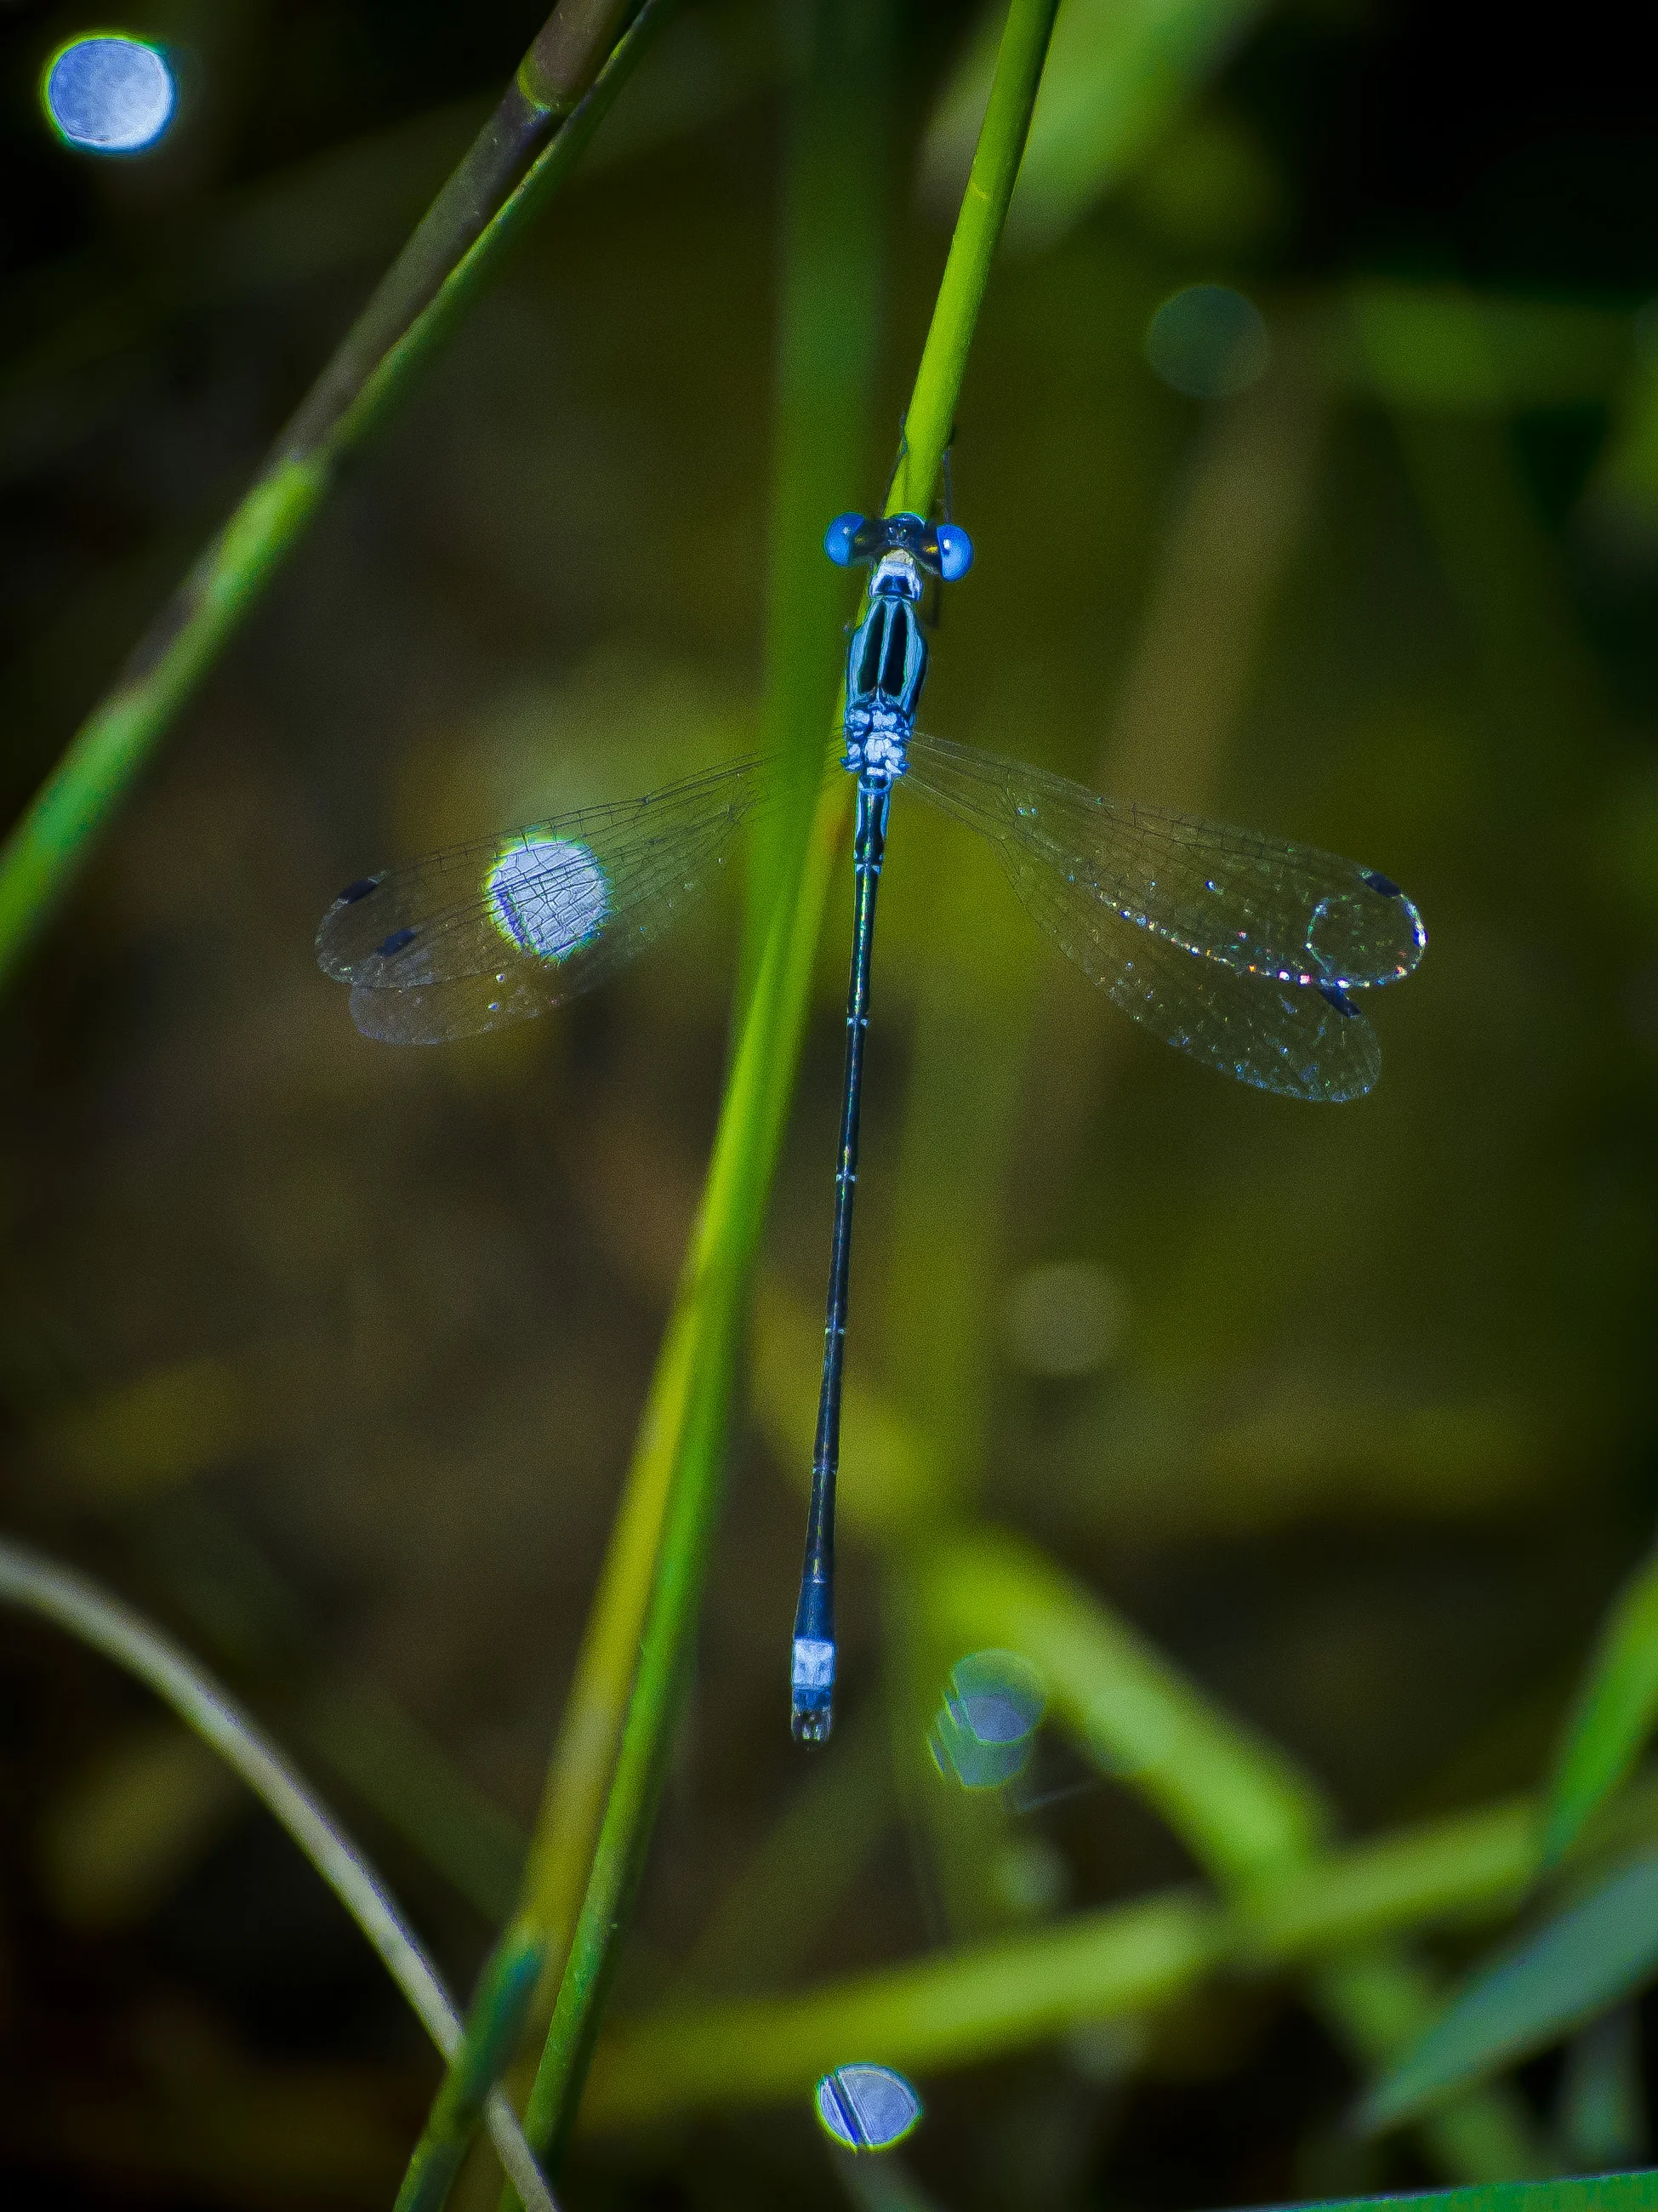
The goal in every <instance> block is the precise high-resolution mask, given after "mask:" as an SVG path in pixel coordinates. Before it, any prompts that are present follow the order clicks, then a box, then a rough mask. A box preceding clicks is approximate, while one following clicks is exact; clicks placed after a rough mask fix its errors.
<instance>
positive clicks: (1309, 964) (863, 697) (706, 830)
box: [317, 514, 1427, 1742]
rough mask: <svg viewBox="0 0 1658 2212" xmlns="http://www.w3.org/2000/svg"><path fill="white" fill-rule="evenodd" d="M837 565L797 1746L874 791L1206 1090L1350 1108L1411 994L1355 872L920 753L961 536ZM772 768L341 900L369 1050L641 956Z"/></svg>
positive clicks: (501, 1019) (1400, 925)
mask: <svg viewBox="0 0 1658 2212" xmlns="http://www.w3.org/2000/svg"><path fill="white" fill-rule="evenodd" d="M824 550H826V551H827V552H828V554H829V558H830V559H831V560H832V561H835V562H839V563H841V565H842V566H843V567H844V566H849V565H851V564H853V563H854V562H858V563H866V564H868V565H869V566H870V568H871V569H872V575H871V578H870V584H869V595H868V600H867V605H866V610H865V613H864V616H863V618H862V620H861V621H860V622H859V624H858V626H857V628H856V629H854V630H853V635H852V640H851V643H850V646H849V647H848V649H847V681H846V702H847V703H846V717H845V724H844V727H843V730H842V732H841V738H840V741H839V742H838V743H837V744H836V746H835V750H834V752H833V753H831V754H830V755H829V757H828V759H827V760H826V763H825V766H826V769H829V768H831V767H833V765H834V764H835V760H836V758H837V757H838V760H839V765H840V766H841V768H843V769H846V770H847V772H848V773H849V774H851V775H854V776H855V777H856V778H857V780H858V792H857V814H856V823H855V828H854V831H853V883H854V905H853V916H854V921H853V949H852V978H851V983H850V987H849V990H848V994H847V1057H846V1076H845V1082H844V1085H843V1089H842V1093H841V1140H840V1150H839V1153H838V1156H837V1158H836V1164H835V1225H834V1233H833V1238H832V1243H831V1247H830V1261H829V1312H828V1321H827V1326H826V1332H825V1337H824V1347H823V1386H822V1391H821V1395H820V1397H819V1401H818V1415H817V1441H816V1445H815V1449H814V1451H813V1455H812V1486H811V1508H810V1512H809V1517H808V1523H807V1536H806V1557H805V1568H804V1570H803V1572H802V1575H801V1582H800V1596H799V1607H798V1609H797V1612H796V1615H795V1626H794V1643H793V1670H792V1681H793V1727H794V1733H795V1735H797V1736H799V1737H801V1738H802V1739H803V1740H805V1741H807V1742H821V1741H823V1739H824V1738H825V1737H826V1736H827V1735H829V1729H830V1726H831V1723H832V1720H833V1713H834V1685H835V1625H834V1624H835V1473H836V1468H837V1464H838V1461H839V1454H840V1428H841V1359H842V1355H843V1352H844V1349H845V1343H846V1324H847V1266H848V1261H849V1259H850V1255H851V1242H852V1208H853V1194H854V1192H855V1189H856V1186H857V1166H858V1119H859V1103H860V1100H861V1096H862V1086H863V1068H864V1040H865V1032H866V1030H867V1026H868V1021H869V988H870V958H871V951H872V945H873V939H874V929H875V902H876V893H877V890H878V888H879V884H880V878H881V864H882V860H883V857H884V852H885V848H886V834H887V822H888V816H889V812H890V807H891V803H892V793H893V788H894V787H895V786H896V785H899V784H902V786H903V787H904V788H905V789H907V790H910V791H916V792H919V793H920V794H921V795H922V796H923V797H924V798H926V799H931V800H932V802H933V804H934V805H937V806H939V807H942V808H943V809H944V812H945V813H947V814H951V815H954V816H955V817H956V818H957V820H958V821H961V822H964V823H967V824H968V825H969V827H970V828H972V829H976V830H978V831H979V832H980V834H981V836H985V837H987V838H988V839H989V841H990V842H991V844H992V845H993V847H994V848H995V851H996V854H997V857H998V859H999V860H1000V861H1001V864H1002V866H1003V868H1004V870H1005V873H1006V875H1007V877H1008V879H1009V881H1010V882H1011V884H1012V886H1013V889H1014V890H1016V891H1017V894H1018V896H1019V897H1020V899H1021V900H1022V901H1023V903H1024V905H1025V906H1026V907H1027V908H1029V912H1030V913H1031V914H1032V915H1034V916H1035V919H1036V921H1038V922H1040V923H1041V925H1042V927H1043V928H1044V929H1046V930H1047V931H1048V933H1049V934H1050V936H1052V937H1053V938H1054V941H1055V942H1056V943H1057V944H1058V945H1059V946H1060V950H1061V951H1064V952H1066V953H1068V954H1069V955H1070V957H1072V959H1073V960H1075V961H1076V962H1077V963H1078V966H1080V967H1081V968H1083V969H1084V970H1085V971H1086V973H1087V974H1088V975H1090V976H1092V978H1093V979H1094V981H1096V983H1098V984H1099V985H1100V986H1101V987H1102V989H1104V990H1105V991H1106V992H1107V993H1108V995H1109V996H1110V997H1111V998H1112V999H1113V1000H1115V1002H1116V1004H1117V1005H1118V1006H1121V1007H1122V1008H1123V1010H1124V1011H1125V1012H1127V1013H1130V1014H1132V1015H1133V1017H1134V1018H1135V1020H1136V1021H1138V1022H1140V1023H1142V1024H1144V1025H1145V1027H1146V1028H1148V1029H1150V1030H1152V1031H1153V1032H1154V1033H1155V1034H1156V1035H1157V1036H1160V1037H1162V1038H1163V1040H1164V1041H1165V1042H1167V1043H1169V1044H1173V1045H1177V1046H1179V1048H1181V1051H1182V1052H1187V1053H1190V1054H1192V1055H1193V1058H1194V1059H1197V1060H1206V1061H1207V1062H1208V1064H1209V1065H1210V1066H1212V1067H1216V1068H1218V1069H1219V1070H1220V1071H1221V1072H1222V1073H1224V1074H1226V1075H1230V1076H1235V1077H1236V1078H1237V1079H1238V1080H1239V1081H1240V1082H1243V1083H1249V1084H1254V1085H1256V1086H1258V1087H1259V1088H1260V1089H1261V1090H1263V1091H1278V1092H1280V1093H1281V1094H1283V1095H1284V1097H1291V1098H1302V1099H1308V1100H1315V1101H1333V1100H1339V1099H1345V1098H1357V1097H1361V1096H1362V1095H1363V1093H1364V1092H1365V1091H1368V1090H1369V1089H1370V1086H1371V1085H1372V1084H1373V1083H1374V1082H1375V1081H1376V1076H1377V1074H1378V1073H1380V1070H1381V1064H1382V1055H1381V1048H1380V1047H1379V1046H1378V1044H1377V1042H1376V1032H1375V1031H1374V1030H1372V1029H1371V1027H1370V1023H1369V1021H1368V1020H1367V1019H1366V1018H1365V1017H1364V1015H1363V1013H1362V1012H1360V1010H1359V1007H1358V1006H1357V1003H1356V998H1355V994H1357V993H1358V992H1361V991H1367V990H1374V989H1376V988H1378V987H1380V986H1382V985H1383V984H1386V983H1394V982H1397V981H1399V980H1400V978H1401V977H1402V976H1405V975H1409V974H1410V972H1411V970H1412V969H1413V968H1414V967H1415V966H1416V963H1417V962H1418V960H1419V959H1420V957H1422V950H1423V946H1424V944H1425V943H1426V941H1427V939H1426V936H1425V933H1424V930H1423V927H1422V921H1421V917H1420V916H1419V915H1418V913H1417V910H1416V908H1414V907H1413V906H1412V903H1411V902H1410V900H1409V899H1407V898H1406V896H1405V894H1404V893H1403V892H1402V891H1401V890H1400V888H1399V886H1398V884H1394V883H1393V882H1391V881H1390V880H1389V879H1388V878H1387V877H1386V876H1384V875H1381V874H1379V873H1378V872H1376V870H1375V869H1372V868H1362V867H1359V866H1356V865H1355V863H1354V862H1352V861H1351V860H1338V859H1337V858H1336V857H1335V856H1334V855H1333V854H1329V853H1322V852H1319V851H1317V850H1315V848H1312V847H1310V846H1304V845H1291V844H1284V843H1281V842H1279V841H1278V840H1277V839H1275V838H1270V837H1258V836H1253V835H1252V834H1251V833H1250V832H1248V830H1242V829H1220V828H1217V827H1215V826H1214V825H1212V824H1211V823H1204V822H1196V821H1193V820H1191V819H1190V818H1189V817H1187V816H1185V815H1179V814H1168V813H1163V812H1162V811H1159V810H1157V808H1154V807H1147V806H1135V805H1125V804H1121V803H1119V802H1118V801H1116V800H1114V799H1101V798H1099V797H1097V796H1096V794H1095V793H1093V792H1091V791H1085V790H1084V788H1083V787H1082V786H1081V785H1080V784H1075V783H1071V782H1068V781H1066V778H1064V777H1063V776H1057V775H1048V774H1046V773H1045V772H1044V771H1043V770H1042V769H1034V768H1027V767H1024V766H1023V765H1022V764H1021V763H1017V762H1014V761H1007V760H999V759H998V758H996V757H995V756H994V755H993V754H990V753H983V752H980V751H978V750H975V748H973V747H971V746H966V745H957V744H948V743H946V742H945V741H944V739H942V738H930V737H926V736H924V735H923V734H922V733H921V732H920V731H918V730H917V729H916V728H915V702H916V699H917V697H918V696H919V694H920V688H921V683H922V679H923V678H924V676H925V675H926V641H925V639H924V638H923V636H922V635H921V623H920V602H921V597H922V593H923V591H924V590H925V588H926V580H927V579H928V578H929V577H931V578H934V579H937V580H938V582H940V583H949V582H953V581H955V580H957V578H958V577H961V576H963V575H965V574H966V573H967V571H968V569H969V567H970V566H971V565H972V561H973V548H972V545H971V544H970V542H969V538H968V535H967V532H965V531H964V530H962V529H960V528H958V527H957V526H956V525H955V524H953V523H950V522H943V523H939V524H938V525H936V526H935V525H933V524H930V523H927V522H924V521H923V520H921V519H920V516H919V515H914V514H893V515H888V516H885V517H884V518H882V519H879V520H870V519H865V517H864V516H862V515H857V514H843V515H841V516H839V517H837V519H836V520H835V521H834V522H832V523H831V524H830V526H829V532H828V535H827V537H826V538H825V540H824ZM779 767H780V763H778V762H777V761H775V760H773V759H760V760H750V761H742V762H738V763H737V764H736V765H734V766H732V767H728V768H720V769H712V770H710V771H709V772H708V774H706V775H700V776H695V777H692V778H691V779H690V780H689V781H687V782H684V783H678V784H673V785H671V786H670V787H668V788H666V789H665V790H663V791H660V792H657V793H653V794H652V795H651V796H649V797H647V798H644V799H630V800H628V801H625V802H623V803H621V804H618V805H610V806H595V807H589V808H586V809H584V810H583V811H581V812H580V813H576V814H568V815H563V816H561V817H558V818H557V819H556V820H554V821H551V822H543V823H537V824H535V825H534V826H533V827H531V828H530V829H519V830H515V831H513V833H512V834H511V835H510V836H497V837H488V838H483V839H482V840H480V841H479V842H477V843H474V844H470V845H462V846H457V847H454V848H452V849H451V850H450V851H448V852H445V853H439V854H432V855H430V856H428V858H427V859H425V860H412V861H410V862H408V863H406V864H405V865H404V866H402V867H398V868H391V869H388V870H387V871H386V872H385V873H384V874H382V875H378V876H366V877H364V878H361V881H359V882H357V883H354V884H348V886H347V887H346V889H345V890H343V891H342V892H341V893H340V896H338V898H337V899H336V900H335V902H334V903H333V905H332V906H331V908H329V910H328V912H327V914H326V915H325V916H324V917H323V921H322V927H321V928H320V929H319V932H318V934H317V951H318V957H319V960H320V961H321V963H322V965H323V967H324V968H325V969H326V970H327V972H328V973H329V974H330V975H334V976H337V977H338V978H339V980H340V981H343V982H346V983H349V985H350V986H351V1013H352V1018H353V1019H354V1020H355V1023H356V1024H357V1027H358V1028H359V1029H360V1030H361V1031H362V1033H363V1035H364V1036H370V1037H379V1038H383V1039H385V1040H386V1041H387V1042H392V1043H400V1044H412V1043H422V1044H430V1043H437V1042H440V1041H441V1040H443V1039H445V1038H447V1037H454V1036H466V1035H469V1034H471V1033H473V1032H476V1031H478V1030H491V1029H498V1028H500V1027H501V1026H502V1025H503V1024H506V1023H508V1022H513V1021H519V1020H521V1019H523V1018H525V1017H526V1016H528V1015H531V1014H538V1013H542V1012H544V1011H545V1010H546V1009H547V1008H548V1007H550V1006H556V1005H558V1004H559V1003H560V1001H561V1000H565V999H568V998H572V997H574V995H575V994H577V993H578V992H580V991H585V990H587V989H589V988H590V987H592V985H593V984H595V983H597V982H598V981H600V979H601V978H602V977H604V976H605V975H610V973H611V972H612V971H613V970H614V969H616V968H619V967H620V966H622V964H623V963H624V962H625V961H628V960H629V959H631V958H632V957H633V956H634V955H635V953H636V952H639V951H641V950H642V949H643V948H644V946H645V945H648V944H649V943H650V942H651V941H652V939H654V938H656V937H658V936H659V935H660V934H661V933H662V932H663V931H664V930H665V928H667V927H668V926H669V925H670V923H671V921H674V920H675V919H676V917H677V915H678V913H679V911H680V909H681V908H682V907H683V906H684V905H685V903H686V902H688V901H689V899H690V898H691V897H693V896H695V893H696V892H698V891H699V890H701V889H702V887H703V886H704V885H705V884H707V883H708V881H709V879H710V878H712V877H713V876H714V873H715V872H717V870H718V869H719V867H720V865H721V864H722V862H724V861H725V860H726V859H728V858H729V857H730V855H731V854H732V850H733V848H734V846H735V842H736V839H737V836H738V831H739V829H741V827H742V824H743V823H744V820H745V819H746V817H748V816H749V815H750V814H752V813H753V812H754V811H755V810H756V808H757V807H758V806H760V805H762V802H763V801H764V800H765V799H767V798H768V796H769V795H770V793H771V792H772V790H773V788H774V783H775V781H776V772H777V770H778V769H779Z"/></svg>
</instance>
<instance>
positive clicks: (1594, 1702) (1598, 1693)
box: [1541, 1553, 1658, 1867]
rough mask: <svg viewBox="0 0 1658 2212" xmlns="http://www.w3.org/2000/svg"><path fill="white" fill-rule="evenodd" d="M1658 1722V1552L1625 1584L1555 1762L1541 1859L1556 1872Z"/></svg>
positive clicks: (1616, 1785) (1614, 1788)
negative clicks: (1585, 1825) (1586, 1823)
mask: <svg viewBox="0 0 1658 2212" xmlns="http://www.w3.org/2000/svg"><path fill="white" fill-rule="evenodd" d="M1655 1721H1658V1553H1653V1555H1652V1556H1651V1557H1650V1558H1649V1559H1647V1560H1646V1561H1645V1562H1644V1564H1643V1565H1642V1566H1641V1567H1640V1568H1638V1569H1637V1571H1636V1573H1635V1574H1634V1575H1633V1576H1632V1577H1631V1579H1630V1581H1629V1582H1628V1583H1626V1584H1625V1587H1624V1589H1623V1590H1622V1591H1621V1592H1620V1593H1619V1596H1618V1598H1617V1600H1616V1601H1615V1602H1614V1604H1613V1606H1612V1611H1611V1613H1609V1615H1608V1616H1607V1619H1606V1626H1605V1628H1604V1629H1603V1630H1602V1632H1601V1635H1600V1643H1599V1645H1598V1646H1597V1648H1596V1650H1595V1654H1594V1659H1593V1660H1592V1661H1591V1662H1590V1665H1589V1668H1588V1674H1587V1676H1586V1677H1585V1680H1584V1682H1583V1686H1582V1691H1581V1692H1580V1693H1579V1695H1578V1699H1577V1703H1576V1707H1575V1709H1574V1711H1573V1713H1572V1717H1571V1720H1570V1724H1569V1725H1568V1728H1567V1730H1566V1735H1565V1739H1564V1742H1563V1743H1562V1745H1561V1747H1560V1752H1559V1756H1558V1759H1557V1761H1556V1765H1555V1771H1554V1778H1553V1781H1552V1784H1551V1785H1550V1789H1549V1796H1548V1804H1547V1808H1546V1812H1545V1814H1544V1822H1543V1844H1542V1853H1541V1860H1542V1864H1543V1865H1544V1866H1546V1867H1550V1866H1554V1865H1556V1864H1558V1862H1559V1861H1560V1859H1561V1858H1562V1857H1564V1855H1565V1853H1566V1851H1567V1850H1570V1846H1571V1844H1573V1842H1574V1841H1575V1840H1576V1838H1577V1837H1578V1836H1579V1835H1580V1834H1581V1833H1582V1828H1583V1824H1584V1822H1585V1821H1586V1820H1588V1819H1589V1818H1590V1816H1591V1815H1592V1814H1594V1811H1595V1809H1596V1808H1597V1807H1598V1806H1600V1805H1601V1804H1603V1803H1604V1802H1605V1801H1606V1798H1607V1797H1608V1796H1611V1794H1612V1791H1613V1790H1616V1789H1617V1788H1618V1787H1619V1784H1621V1783H1622V1782H1624V1781H1625V1779H1626V1778H1628V1776H1629V1775H1630V1773H1631V1771H1632V1770H1633V1768H1634V1765H1635V1762H1636V1760H1637V1759H1638V1758H1639V1757H1640V1755H1641V1753H1642V1750H1643V1747H1644V1746H1645V1744H1646V1742H1647V1740H1648V1738H1649V1735H1651V1733H1652V1729H1653V1723H1654V1722H1655Z"/></svg>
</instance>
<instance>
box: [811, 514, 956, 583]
mask: <svg viewBox="0 0 1658 2212" xmlns="http://www.w3.org/2000/svg"><path fill="white" fill-rule="evenodd" d="M823 550H824V552H825V553H827V554H828V555H829V559H830V560H831V561H833V562H835V566H836V567H837V568H853V567H854V566H862V565H863V564H864V563H865V562H873V563H875V564H876V573H875V584H876V587H877V588H878V587H879V584H880V580H881V578H882V576H883V575H889V576H892V575H896V574H897V573H898V571H897V570H896V568H893V567H892V566H891V562H890V556H892V555H894V554H900V555H902V556H905V557H906V558H907V559H908V561H909V562H912V563H914V567H915V568H918V569H923V570H925V571H926V574H928V575H929V576H937V577H938V578H940V579H941V580H942V581H943V582H944V583H946V584H953V583H954V582H955V581H956V580H957V578H958V577H960V576H965V575H966V574H967V572H968V570H969V568H971V567H972V566H973V540H972V539H971V538H969V536H968V534H967V532H966V531H965V530H963V528H962V526H961V525H960V524H959V523H957V522H940V523H936V524H935V523H931V522H926V521H924V520H922V518H921V517H920V515H919V514H878V515H866V514H837V515H836V516H835V520H834V521H833V522H831V523H830V525H829V528H828V529H827V530H826V531H825V532H824V533H823ZM888 588H889V590H890V589H891V588H892V587H891V586H890V585H889V586H888ZM905 596H906V597H908V598H915V597H918V596H919V593H915V592H907V593H906V594H905Z"/></svg>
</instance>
